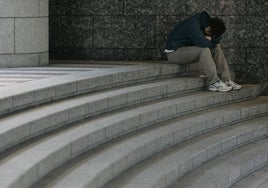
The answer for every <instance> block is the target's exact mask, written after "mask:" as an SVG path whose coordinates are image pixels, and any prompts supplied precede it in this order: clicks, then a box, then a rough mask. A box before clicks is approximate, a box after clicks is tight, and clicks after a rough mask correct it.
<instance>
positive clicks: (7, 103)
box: [0, 65, 184, 115]
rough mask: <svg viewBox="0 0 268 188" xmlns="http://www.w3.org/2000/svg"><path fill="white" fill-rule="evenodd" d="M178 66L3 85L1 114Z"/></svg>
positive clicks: (145, 78)
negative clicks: (19, 84)
mask: <svg viewBox="0 0 268 188" xmlns="http://www.w3.org/2000/svg"><path fill="white" fill-rule="evenodd" d="M181 69H182V68H180V67H179V66H178V65H156V66H149V67H136V68H135V67H132V68H131V69H130V70H129V69H126V70H125V69H124V68H116V69H109V70H108V71H106V72H105V71H101V72H82V73H77V74H75V75H66V76H62V77H60V79H58V80H55V78H50V79H46V80H39V81H38V82H36V83H35V82H34V81H33V82H29V83H24V84H23V88H22V87H21V88H20V89H19V90H18V88H17V86H10V87H5V88H2V93H1V95H0V115H4V114H6V113H10V112H14V111H16V110H21V109H24V108H27V107H31V106H35V105H38V104H42V103H46V102H50V101H54V100H58V99H63V98H66V97H71V96H76V95H79V94H84V93H88V92H93V91H98V90H101V89H108V88H113V87H118V86H123V85H127V84H133V83H141V82H144V81H149V80H156V79H158V78H162V77H171V76H174V75H175V74H178V73H180V72H182V71H183V70H184V69H183V70H181Z"/></svg>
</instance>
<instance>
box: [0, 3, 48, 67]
mask: <svg viewBox="0 0 268 188" xmlns="http://www.w3.org/2000/svg"><path fill="white" fill-rule="evenodd" d="M48 6H49V0H1V1H0V28H1V29H0V41H1V42H0V67H21V66H39V65H46V64H48V51H49V41H48V36H49V29H48V27H49V25H48V16H49V11H48ZM44 54H46V55H44Z"/></svg>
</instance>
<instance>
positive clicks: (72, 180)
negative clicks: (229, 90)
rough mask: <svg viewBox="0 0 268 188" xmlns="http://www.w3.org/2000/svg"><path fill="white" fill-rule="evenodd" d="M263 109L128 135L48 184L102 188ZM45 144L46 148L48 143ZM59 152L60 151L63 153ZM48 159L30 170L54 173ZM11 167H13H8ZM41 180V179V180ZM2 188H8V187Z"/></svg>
mask: <svg viewBox="0 0 268 188" xmlns="http://www.w3.org/2000/svg"><path fill="white" fill-rule="evenodd" d="M264 106H265V107H264ZM259 109H266V110H265V112H264V113H266V114H267V112H268V98H266V99H265V100H264V99H262V100H261V99H257V100H253V101H250V102H243V103H239V104H236V105H228V106H225V107H221V108H219V109H217V110H216V109H211V110H208V111H206V112H200V114H192V115H189V116H185V117H182V118H179V119H176V120H173V121H171V122H163V123H162V124H160V125H158V126H157V127H156V129H153V130H149V131H146V132H144V131H143V132H142V133H141V134H140V135H134V136H132V137H131V136H130V135H128V136H126V139H124V140H123V141H120V140H119V143H117V142H115V143H114V144H112V145H108V146H107V147H104V148H100V149H98V150H93V151H92V152H89V155H87V156H86V158H85V159H78V160H77V163H75V165H74V166H72V167H70V168H69V169H65V170H62V171H61V173H64V172H66V173H67V174H63V176H64V177H63V179H61V177H60V178H59V179H60V180H59V181H58V182H53V180H51V179H50V180H48V182H50V183H52V185H53V187H77V188H78V187H88V186H89V185H90V187H92V188H93V187H100V186H102V185H104V184H105V183H106V182H108V181H109V180H111V179H112V178H114V177H116V176H117V175H119V174H120V173H121V172H123V171H124V170H126V169H127V168H129V167H131V166H133V165H135V164H136V163H137V162H139V161H141V160H143V159H145V158H147V157H149V156H151V155H153V154H155V153H156V152H159V151H160V150H162V149H164V148H167V147H169V146H170V145H174V144H176V143H178V142H181V141H183V140H185V139H188V138H190V137H193V136H195V135H198V134H201V133H203V132H206V131H209V130H211V129H216V128H218V127H220V126H226V125H230V124H232V123H233V122H237V121H242V120H243V119H245V118H250V117H251V118H253V117H256V115H257V116H258V115H260V114H263V113H262V112H260V111H259ZM265 130H266V129H265ZM256 132H257V131H256ZM258 133H259V135H258V136H260V135H261V134H263V133H265V134H266V131H263V129H261V131H259V132H258ZM69 135H70V134H68V138H69V137H70V136H69ZM72 135H74V134H72ZM256 135H257V134H256ZM54 142H55V141H54ZM71 142H74V141H71ZM42 143H43V144H44V142H42ZM50 143H51V142H50ZM57 143H62V141H61V142H59V141H58V142H57ZM241 143H242V142H241ZM67 144H68V143H67V142H66V140H65V143H64V145H65V147H67ZM70 144H71V143H70V142H69V145H70ZM236 144H238V143H236ZM50 145H51V144H48V145H47V148H46V149H45V148H44V150H45V151H46V152H50V153H54V154H55V148H49V146H50ZM61 148H63V146H61ZM67 149H70V148H66V149H65V151H69V150H67ZM49 150H50V151H49ZM57 150H58V151H60V150H59V149H57ZM31 151H33V148H31ZM61 152H62V151H61ZM69 152H71V151H69ZM47 155H48V156H51V154H49V153H48V154H44V152H43V154H42V159H41V158H39V159H36V160H35V161H36V162H34V163H35V164H33V161H32V164H31V165H30V166H29V167H28V169H33V168H38V167H39V168H42V166H40V165H39V164H42V161H44V160H45V161H47V164H50V165H51V167H50V170H51V171H52V170H53V168H55V167H56V166H57V164H56V163H55V159H54V160H53V161H51V159H49V161H48V159H45V156H47ZM58 155H60V153H58ZM61 156H62V155H61ZM28 157H29V156H27V157H26V156H23V157H18V156H16V158H17V159H16V160H17V162H15V161H12V163H18V160H22V158H23V159H26V158H28ZM67 157H69V158H71V156H69V155H67ZM37 160H39V161H37ZM66 160H67V159H66V158H64V159H63V158H61V161H66ZM38 163H39V164H38ZM58 163H60V161H58ZM68 163H69V162H68ZM3 165H7V164H3ZM10 165H11V164H9V165H8V166H10ZM17 174H18V176H17V177H20V178H21V179H20V181H18V180H16V178H14V177H13V178H12V180H10V181H14V182H16V183H21V181H22V179H23V176H25V175H26V174H25V171H21V172H20V173H17ZM4 175H5V174H4ZM42 175H44V174H42ZM0 177H1V175H0ZM5 178H6V177H5ZM35 178H38V177H35ZM39 178H41V176H40V177H39ZM2 186H3V187H6V185H5V186H4V185H2ZM48 186H50V185H48ZM36 187H40V184H38V185H37V186H36Z"/></svg>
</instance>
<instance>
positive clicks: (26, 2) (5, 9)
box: [0, 0, 39, 17]
mask: <svg viewBox="0 0 268 188" xmlns="http://www.w3.org/2000/svg"><path fill="white" fill-rule="evenodd" d="M36 16H39V0H1V1H0V17H36Z"/></svg>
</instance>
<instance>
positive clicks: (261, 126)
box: [104, 108, 268, 188]
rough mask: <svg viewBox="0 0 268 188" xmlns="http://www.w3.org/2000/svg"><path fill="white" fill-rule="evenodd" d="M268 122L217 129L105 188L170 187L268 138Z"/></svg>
mask: <svg viewBox="0 0 268 188" xmlns="http://www.w3.org/2000/svg"><path fill="white" fill-rule="evenodd" d="M227 110H228V108H227ZM267 122H268V117H267V116H266V117H262V118H258V119H254V120H250V121H246V122H242V123H238V124H235V125H232V126H229V127H224V128H221V129H217V130H214V131H211V132H209V133H207V134H202V135H200V136H197V137H195V138H192V139H190V140H187V141H185V142H182V143H179V144H177V145H175V146H173V147H171V148H169V149H166V150H164V151H162V152H161V153H159V154H157V155H155V156H152V157H150V158H148V159H146V160H144V161H143V162H141V163H139V164H137V165H136V166H134V167H132V168H130V169H129V170H128V171H126V172H124V173H122V175H120V176H118V177H117V178H115V179H114V180H113V181H111V182H109V183H108V184H106V185H105V186H104V188H115V187H116V188H134V187H141V188H143V187H144V188H145V187H146V188H150V187H154V188H160V187H161V188H164V187H168V186H169V185H170V184H172V183H174V182H175V181H176V179H178V178H179V177H182V176H183V175H185V174H186V173H189V172H191V171H192V170H193V169H195V168H197V167H198V166H200V165H202V164H204V163H206V162H207V161H209V160H211V159H213V158H215V157H217V156H220V155H222V154H224V153H226V152H229V151H231V150H233V149H235V148H238V147H240V146H242V145H246V144H248V143H251V142H254V141H256V139H261V138H263V137H266V136H267V134H268V123H267ZM190 174H191V173H190ZM181 179H183V177H182V178H181ZM181 179H179V180H178V181H177V182H178V183H176V184H174V185H172V186H171V187H183V186H182V184H180V182H181ZM189 182H191V181H189ZM204 182H206V180H204ZM187 185H190V184H187ZM198 185H200V186H198ZM185 186H186V184H185ZM186 187H187V186H186ZM197 187H198V188H210V186H201V184H197Z"/></svg>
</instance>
